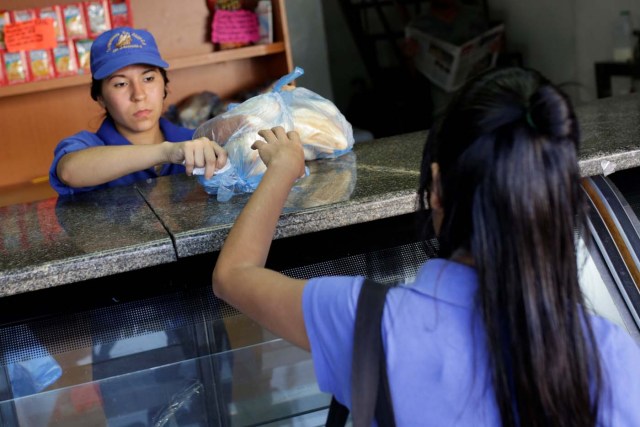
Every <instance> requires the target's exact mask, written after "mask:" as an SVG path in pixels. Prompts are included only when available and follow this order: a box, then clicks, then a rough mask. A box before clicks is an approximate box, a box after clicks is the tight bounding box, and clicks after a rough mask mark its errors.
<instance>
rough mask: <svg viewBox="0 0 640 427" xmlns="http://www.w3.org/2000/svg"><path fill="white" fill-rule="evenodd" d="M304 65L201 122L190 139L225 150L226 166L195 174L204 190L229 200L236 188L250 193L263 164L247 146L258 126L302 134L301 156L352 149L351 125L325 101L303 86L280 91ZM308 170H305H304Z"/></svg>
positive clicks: (334, 154) (333, 154)
mask: <svg viewBox="0 0 640 427" xmlns="http://www.w3.org/2000/svg"><path fill="white" fill-rule="evenodd" d="M303 73H304V70H302V68H300V67H296V68H295V69H294V70H293V71H292V72H291V73H289V74H287V75H285V76H283V77H282V78H280V79H279V80H278V81H277V82H276V83H275V84H274V86H273V89H272V90H271V92H268V93H264V94H261V95H257V96H254V97H252V98H250V99H248V100H246V101H244V102H242V103H240V104H233V105H231V106H230V109H229V110H228V111H226V112H224V113H222V114H219V115H217V116H215V117H214V118H212V119H210V120H208V121H206V122H205V123H203V124H202V125H200V126H199V127H198V128H197V129H196V131H195V134H194V139H195V138H199V137H203V136H204V137H207V138H209V139H211V140H213V141H216V142H217V143H218V144H220V145H221V146H222V147H224V148H225V149H226V150H227V153H228V155H229V162H230V164H231V165H230V167H229V169H228V170H226V171H224V172H222V171H219V172H218V173H216V175H214V176H213V177H212V178H209V179H206V178H205V177H204V176H202V175H199V176H198V181H199V182H200V184H202V186H203V187H204V189H205V191H206V192H207V193H208V194H213V195H217V196H218V200H219V201H227V200H229V199H230V198H231V197H232V196H233V195H234V194H236V193H250V192H253V191H254V190H255V189H256V188H257V187H258V184H259V183H260V180H261V179H262V176H263V175H264V172H265V171H266V165H265V164H264V162H263V161H262V159H260V156H259V154H258V151H257V150H253V149H251V145H253V143H254V142H255V141H256V140H258V139H261V137H260V135H258V131H260V130H262V129H270V128H273V127H275V126H281V127H283V128H284V130H285V131H287V132H288V131H291V130H295V131H297V132H298V133H299V134H300V140H301V142H302V145H303V148H304V152H305V160H315V159H320V158H335V157H338V156H341V155H342V154H344V153H347V152H349V151H351V150H352V148H353V143H354V139H353V129H352V127H351V125H350V124H349V122H348V121H347V120H346V119H345V117H344V116H343V115H342V113H340V111H339V110H338V108H337V107H336V106H335V105H334V104H333V103H332V102H331V101H329V100H327V99H325V98H323V97H321V96H320V95H318V94H316V93H314V92H312V91H310V90H308V89H304V88H294V89H291V90H284V87H285V85H287V84H288V83H290V82H292V81H293V80H295V79H296V78H298V77H300V76H301V75H302V74H303ZM307 171H308V169H307Z"/></svg>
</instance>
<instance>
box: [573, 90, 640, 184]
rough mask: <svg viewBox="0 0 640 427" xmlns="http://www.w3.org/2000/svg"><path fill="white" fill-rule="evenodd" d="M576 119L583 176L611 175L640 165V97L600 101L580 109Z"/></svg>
mask: <svg viewBox="0 0 640 427" xmlns="http://www.w3.org/2000/svg"><path fill="white" fill-rule="evenodd" d="M576 115H577V116H578V122H579V123H580V130H581V133H582V147H581V150H580V170H581V171H582V174H583V175H584V176H593V175H600V174H603V175H609V174H610V173H613V172H615V171H617V170H623V169H630V168H633V167H636V166H638V165H640V94H633V95H626V96H618V97H615V98H605V99H599V100H597V101H594V102H591V103H588V104H585V105H581V106H579V107H577V108H576Z"/></svg>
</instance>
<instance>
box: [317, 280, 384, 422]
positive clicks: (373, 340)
mask: <svg viewBox="0 0 640 427" xmlns="http://www.w3.org/2000/svg"><path fill="white" fill-rule="evenodd" d="M388 290H389V286H386V285H382V284H380V283H376V282H374V281H371V280H369V279H365V281H364V282H363V284H362V290H361V291H360V296H359V297H358V306H357V309H356V321H355V328H354V344H353V359H352V367H351V369H352V371H351V401H352V406H353V407H352V415H353V417H352V419H353V426H354V427H370V426H371V423H372V421H373V418H374V408H375V418H376V419H377V420H378V425H381V426H395V420H394V415H393V406H392V404H391V393H390V390H389V383H388V380H387V370H386V359H385V354H384V349H383V346H382V332H381V321H382V313H383V310H384V303H385V299H386V295H387V291H388ZM348 415H349V410H348V409H347V408H346V407H345V406H343V405H342V404H340V403H339V402H338V401H337V400H335V397H334V398H332V400H331V406H330V407H329V415H328V416H327V424H326V425H327V426H336V427H337V426H344V425H345V424H346V421H347V418H348Z"/></svg>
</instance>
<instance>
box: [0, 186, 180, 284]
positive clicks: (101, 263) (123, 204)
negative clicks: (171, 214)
mask: <svg viewBox="0 0 640 427" xmlns="http://www.w3.org/2000/svg"><path fill="white" fill-rule="evenodd" d="M175 260H176V256H175V251H174V249H173V245H172V243H171V238H170V236H169V235H168V233H167V231H166V230H165V229H164V227H163V226H162V224H161V223H160V221H158V219H157V217H156V216H155V215H154V213H153V211H151V210H150V209H149V207H148V205H147V204H146V203H145V201H144V199H143V198H142V196H141V195H140V193H139V192H138V191H137V190H136V189H135V188H133V187H122V188H117V189H109V190H105V191H96V192H92V193H87V194H85V195H82V196H78V197H75V198H74V199H73V200H63V199H55V198H53V199H49V200H45V201H41V202H34V203H26V204H19V205H13V206H6V207H2V208H0V296H7V295H13V294H17V293H22V292H29V291H34V290H37V289H43V288H49V287H53V286H59V285H63V284H66V283H72V282H80V281H83V280H89V279H94V278H98V277H103V276H108V275H112V274H116V273H121V272H125V271H131V270H136V269H139V268H143V267H149V266H154V265H158V264H164V263H168V262H172V261H175Z"/></svg>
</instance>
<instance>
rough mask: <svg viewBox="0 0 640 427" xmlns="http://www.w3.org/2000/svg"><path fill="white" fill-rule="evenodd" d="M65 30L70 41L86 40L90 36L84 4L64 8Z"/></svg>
mask: <svg viewBox="0 0 640 427" xmlns="http://www.w3.org/2000/svg"><path fill="white" fill-rule="evenodd" d="M62 16H63V17H64V28H65V31H66V33H67V38H69V39H70V40H77V39H86V38H87V37H88V36H89V32H88V31H87V23H86V21H85V18H84V11H83V7H82V3H69V4H66V5H63V6H62Z"/></svg>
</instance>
